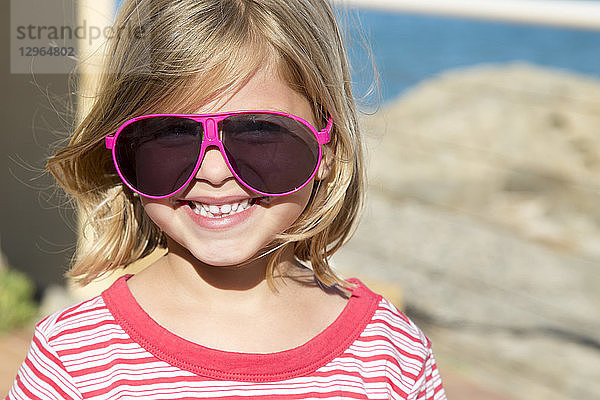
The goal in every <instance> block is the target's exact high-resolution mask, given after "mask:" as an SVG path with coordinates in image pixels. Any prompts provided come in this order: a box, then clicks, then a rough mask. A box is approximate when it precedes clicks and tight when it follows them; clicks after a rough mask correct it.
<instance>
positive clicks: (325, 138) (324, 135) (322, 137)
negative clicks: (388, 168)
mask: <svg viewBox="0 0 600 400" xmlns="http://www.w3.org/2000/svg"><path fill="white" fill-rule="evenodd" d="M332 127H333V118H331V116H329V118H328V119H327V125H326V126H325V128H324V129H323V130H320V131H319V132H318V136H317V140H318V142H319V143H320V144H325V143H329V140H330V139H331V128H332ZM107 139H108V138H107Z"/></svg>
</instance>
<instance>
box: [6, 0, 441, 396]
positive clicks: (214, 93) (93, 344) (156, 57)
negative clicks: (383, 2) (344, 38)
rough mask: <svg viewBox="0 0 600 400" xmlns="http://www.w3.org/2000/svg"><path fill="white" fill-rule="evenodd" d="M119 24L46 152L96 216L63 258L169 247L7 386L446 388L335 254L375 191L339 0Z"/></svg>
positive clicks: (184, 3)
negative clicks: (84, 95) (81, 98)
mask: <svg viewBox="0 0 600 400" xmlns="http://www.w3.org/2000/svg"><path fill="white" fill-rule="evenodd" d="M116 25H117V26H118V27H124V26H127V27H134V28H135V29H133V30H134V31H135V32H137V33H138V34H137V35H135V36H132V35H124V34H123V35H119V36H116V37H115V38H114V43H113V44H112V47H111V49H110V52H109V56H108V60H107V62H106V67H105V68H106V71H105V73H104V75H103V78H102V80H101V83H100V89H99V92H98V95H97V97H96V99H95V102H94V105H93V107H92V109H91V111H90V112H89V114H88V115H87V116H86V118H85V119H84V120H83V122H82V123H81V124H80V126H79V127H78V128H77V130H76V131H75V133H74V135H73V137H72V139H71V141H70V143H69V144H68V145H67V146H66V147H65V148H63V149H62V150H60V151H59V152H58V153H57V154H56V155H55V156H54V157H53V158H52V159H51V160H50V161H49V164H48V166H49V170H50V171H51V172H52V173H53V174H54V175H55V177H56V178H57V179H58V181H59V183H60V184H61V185H62V186H63V187H64V188H65V189H66V191H67V192H68V193H69V194H71V195H72V196H73V197H74V198H75V199H76V200H77V202H78V204H79V206H80V209H81V210H82V211H83V212H84V213H85V217H86V221H87V224H86V225H85V227H84V229H83V232H84V234H85V235H86V242H87V243H88V245H87V246H82V247H80V248H79V250H78V255H77V258H76V262H75V265H74V266H73V268H72V270H71V272H70V275H71V276H72V277H74V278H75V279H77V280H78V281H79V282H81V283H83V284H85V283H88V282H90V281H91V280H92V279H94V278H96V277H99V276H101V275H102V274H104V273H106V272H109V271H112V270H115V269H117V268H119V267H122V266H125V265H128V264H130V263H132V262H133V261H135V260H138V259H140V258H141V257H144V256H145V255H147V254H149V253H151V252H153V251H154V250H155V249H157V248H161V247H166V248H167V250H168V251H167V254H166V255H165V256H164V257H162V258H160V259H159V260H158V261H156V262H155V263H153V264H151V265H150V266H148V267H147V268H146V269H144V270H143V271H142V272H140V273H138V274H135V275H133V276H131V275H127V276H124V277H122V278H120V279H118V280H117V281H116V282H115V283H114V284H113V285H112V286H111V287H110V288H109V289H107V290H106V291H104V292H103V293H102V295H100V296H98V297H96V298H93V299H91V300H89V301H85V302H83V303H80V304H78V305H76V306H74V307H71V308H69V309H67V310H65V311H62V312H59V313H56V314H54V315H51V316H49V317H47V318H46V319H44V320H43V321H41V322H40V323H39V324H38V325H37V328H36V332H35V336H34V339H33V342H32V345H31V350H30V352H29V354H28V356H27V359H26V360H25V362H24V363H23V365H22V367H21V369H20V370H19V372H18V376H17V378H16V381H15V384H14V386H13V387H12V389H11V391H10V393H9V394H8V397H7V398H8V399H133V398H144V399H197V398H214V399H225V398H227V399H229V398H231V399H233V398H235V399H242V398H247V399H250V398H266V399H308V398H319V399H323V398H330V399H333V398H335V399H342V398H348V399H350V398H352V399H388V398H391V399H443V398H445V395H444V391H443V389H442V385H441V380H440V377H439V374H438V371H437V368H436V364H435V361H434V358H433V354H432V351H431V346H430V343H429V340H428V339H427V338H426V337H425V336H424V334H423V333H422V332H421V331H420V330H419V329H418V328H417V327H416V326H415V325H414V324H413V323H412V322H411V321H410V320H408V319H407V318H406V317H405V316H404V315H403V314H401V313H400V312H399V311H398V310H397V309H396V308H394V306H393V305H392V304H391V303H390V302H389V301H387V300H386V299H384V298H382V297H381V296H379V295H376V294H374V293H373V292H371V291H370V290H369V289H367V288H366V287H365V286H364V285H363V284H362V283H361V282H360V281H358V280H349V281H345V280H343V279H341V278H340V277H338V276H337V275H336V274H335V273H334V272H333V271H332V269H331V268H330V266H329V265H328V262H327V260H328V257H329V256H331V255H332V254H333V253H334V252H335V251H336V250H337V249H338V248H339V247H340V246H341V244H342V243H343V242H344V241H345V239H347V238H348V236H349V234H350V232H351V229H352V226H353V225H354V222H355V220H356V219H357V216H358V213H359V210H360V206H361V199H362V195H363V192H364V187H363V170H362V153H361V143H360V136H359V131H358V127H357V121H356V111H355V107H354V103H353V99H352V92H351V88H350V75H349V70H348V63H347V60H346V55H345V51H344V48H343V46H342V42H341V39H340V33H339V31H338V27H337V25H336V21H335V18H334V13H333V12H332V9H331V8H330V6H329V5H328V4H327V3H326V2H325V1H324V0H293V1H292V0H179V1H173V0H131V1H128V2H126V3H125V4H123V6H122V8H121V10H120V13H119V15H118V17H117V21H116ZM131 31H132V29H123V30H121V32H131ZM303 262H305V263H310V266H311V267H310V268H309V267H307V266H306V264H303ZM365 267H366V268H368V266H365Z"/></svg>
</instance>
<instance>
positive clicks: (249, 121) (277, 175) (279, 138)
mask: <svg viewBox="0 0 600 400" xmlns="http://www.w3.org/2000/svg"><path fill="white" fill-rule="evenodd" d="M220 130H221V132H222V141H223V145H224V147H225V150H226V152H227V158H228V159H229V162H230V164H231V166H232V167H233V169H234V170H235V172H236V173H237V174H238V175H239V177H240V178H241V179H242V180H243V181H244V182H245V183H246V184H248V185H249V186H251V187H252V188H254V189H256V190H259V191H261V192H265V193H269V194H282V193H286V192H289V191H292V190H294V189H296V188H298V187H300V186H302V185H303V184H304V183H306V182H307V181H308V180H309V179H310V177H311V176H312V174H313V173H314V172H315V169H316V167H317V163H318V160H319V144H318V142H317V139H316V137H315V134H314V133H313V132H312V131H311V130H310V129H309V128H308V127H307V126H306V125H304V124H302V123H300V122H298V121H296V120H294V119H292V118H289V117H286V116H282V115H276V114H261V113H256V114H240V115H234V116H231V117H228V118H226V119H225V120H223V121H222V122H221V124H220Z"/></svg>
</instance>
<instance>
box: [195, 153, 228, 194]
mask: <svg viewBox="0 0 600 400" xmlns="http://www.w3.org/2000/svg"><path fill="white" fill-rule="evenodd" d="M232 176H233V174H232V173H231V171H230V170H229V167H228V166H227V163H226V162H225V159H224V158H223V155H222V154H221V151H220V150H219V149H218V148H217V147H215V146H210V147H207V148H206V151H205V152H204V157H203V158H202V164H200V168H199V169H198V172H196V179H197V180H199V181H206V182H208V183H210V184H212V185H215V186H218V185H220V184H222V183H223V182H225V181H226V180H227V179H229V178H231V177H232Z"/></svg>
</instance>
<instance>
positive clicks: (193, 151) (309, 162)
mask: <svg viewBox="0 0 600 400" xmlns="http://www.w3.org/2000/svg"><path fill="white" fill-rule="evenodd" d="M332 126H333V120H332V118H331V117H329V118H328V121H327V125H326V126H325V128H324V129H323V130H320V131H318V130H317V129H316V128H315V127H314V126H312V125H311V124H310V123H309V122H307V121H306V120H304V119H302V118H300V117H298V116H296V115H292V114H287V113H284V112H277V111H235V112H227V113H215V114H151V115H142V116H139V117H135V118H132V119H130V120H128V121H126V122H125V123H123V125H121V126H120V127H119V129H117V131H116V132H115V134H114V135H113V136H107V137H106V138H105V144H106V148H107V149H111V150H112V157H113V161H114V163H115V168H116V170H117V173H118V174H119V176H120V177H121V179H122V180H123V182H124V183H125V185H127V186H128V187H129V188H130V189H131V190H133V191H134V192H136V193H138V194H140V195H142V196H145V197H149V198H153V199H162V198H165V197H169V196H172V195H174V194H175V193H177V192H179V191H180V190H181V189H183V188H184V187H186V186H187V185H188V184H189V183H190V182H191V181H192V180H193V179H194V176H196V173H197V172H198V169H199V168H200V165H201V164H202V159H203V156H204V153H205V151H206V148H207V147H209V146H216V147H217V148H218V149H219V150H220V152H221V154H222V156H223V159H224V160H225V162H226V163H227V166H228V167H229V169H230V170H231V172H232V174H233V175H234V176H235V178H236V179H237V180H238V182H240V183H241V184H242V185H243V186H245V187H246V188H248V189H250V190H251V191H253V192H256V193H258V194H261V195H264V196H283V195H286V194H290V193H294V192H296V191H298V190H300V189H302V188H303V187H304V186H306V185H307V184H308V183H309V182H310V181H311V180H312V179H313V178H314V176H315V174H316V173H317V170H318V169H319V164H320V162H321V158H322V149H321V145H322V144H325V143H328V142H329V140H330V134H331V128H332Z"/></svg>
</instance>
